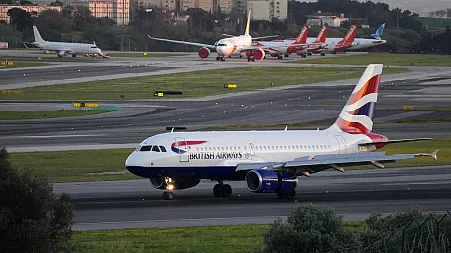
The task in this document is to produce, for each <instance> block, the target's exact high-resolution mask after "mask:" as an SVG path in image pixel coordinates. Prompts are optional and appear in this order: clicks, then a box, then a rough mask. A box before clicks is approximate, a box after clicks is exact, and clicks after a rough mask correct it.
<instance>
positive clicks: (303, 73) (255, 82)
mask: <svg viewBox="0 0 451 253" xmlns="http://www.w3.org/2000/svg"><path fill="white" fill-rule="evenodd" d="M363 71H364V69H363V68H324V69H323V68H303V67H299V68H297V67H253V68H230V69H227V70H224V69H218V70H208V71H195V72H187V73H177V74H168V75H156V76H148V77H136V78H124V79H116V80H105V81H93V82H85V83H76V84H61V85H52V86H41V87H31V88H25V89H23V91H24V95H23V96H20V97H17V99H23V100H99V99H121V97H122V98H123V99H145V98H152V99H153V98H155V99H158V98H157V97H154V96H153V94H154V92H155V91H158V90H163V91H181V92H183V96H176V97H200V96H206V95H216V94H223V93H231V92H238V91H247V90H255V89H260V88H270V87H275V86H284V85H294V84H309V83H317V82H323V81H330V80H341V79H347V78H357V77H360V76H361V75H362V73H363ZM408 71H409V70H407V69H387V70H386V71H385V73H386V74H389V73H401V72H408ZM227 83H235V84H238V88H237V89H226V88H224V84H227ZM271 84H273V86H272V85H271ZM166 97H171V96H165V97H164V98H166ZM172 97H174V96H172ZM0 99H9V98H6V97H4V96H0Z"/></svg>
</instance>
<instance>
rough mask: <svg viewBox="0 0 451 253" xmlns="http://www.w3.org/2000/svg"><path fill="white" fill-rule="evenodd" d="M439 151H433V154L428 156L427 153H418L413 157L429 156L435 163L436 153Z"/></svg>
mask: <svg viewBox="0 0 451 253" xmlns="http://www.w3.org/2000/svg"><path fill="white" fill-rule="evenodd" d="M439 150H440V149H437V150H435V151H434V152H432V153H430V154H428V153H418V154H416V155H415V156H430V157H432V159H434V160H435V161H437V153H438V151H439Z"/></svg>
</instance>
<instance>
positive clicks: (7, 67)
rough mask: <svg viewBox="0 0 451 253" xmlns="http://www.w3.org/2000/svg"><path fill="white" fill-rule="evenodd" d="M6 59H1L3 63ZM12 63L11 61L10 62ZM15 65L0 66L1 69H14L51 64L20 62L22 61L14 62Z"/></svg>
mask: <svg viewBox="0 0 451 253" xmlns="http://www.w3.org/2000/svg"><path fill="white" fill-rule="evenodd" d="M3 61H4V59H1V60H0V62H3ZM8 61H9V62H11V61H10V60H8ZM13 63H14V65H11V66H3V65H0V69H13V68H25V67H40V66H48V65H50V64H47V63H42V62H20V61H13Z"/></svg>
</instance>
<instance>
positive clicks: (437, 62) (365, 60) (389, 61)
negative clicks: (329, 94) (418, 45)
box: [297, 54, 451, 73]
mask: <svg viewBox="0 0 451 253" xmlns="http://www.w3.org/2000/svg"><path fill="white" fill-rule="evenodd" d="M297 63H301V64H340V65H368V64H373V63H381V64H384V65H393V66H410V65H412V66H451V56H449V55H421V54H362V55H352V56H344V57H327V58H319V59H312V60H304V61H297ZM384 73H386V71H385V70H384Z"/></svg>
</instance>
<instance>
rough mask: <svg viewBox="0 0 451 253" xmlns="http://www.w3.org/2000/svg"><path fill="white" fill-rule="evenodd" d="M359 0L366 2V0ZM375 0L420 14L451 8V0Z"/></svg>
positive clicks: (312, 0)
mask: <svg viewBox="0 0 451 253" xmlns="http://www.w3.org/2000/svg"><path fill="white" fill-rule="evenodd" d="M298 1H299V0H298ZM300 1H301V2H302V1H306V2H316V0H300ZM359 1H361V2H365V0H359ZM373 2H384V3H388V4H389V5H390V8H396V7H399V8H401V9H403V10H406V9H407V10H411V11H414V12H417V13H420V14H428V13H429V12H430V11H435V10H443V9H447V8H451V0H373Z"/></svg>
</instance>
